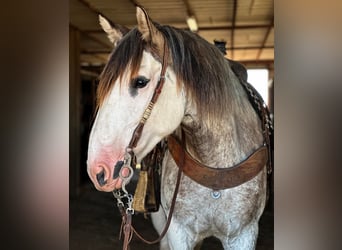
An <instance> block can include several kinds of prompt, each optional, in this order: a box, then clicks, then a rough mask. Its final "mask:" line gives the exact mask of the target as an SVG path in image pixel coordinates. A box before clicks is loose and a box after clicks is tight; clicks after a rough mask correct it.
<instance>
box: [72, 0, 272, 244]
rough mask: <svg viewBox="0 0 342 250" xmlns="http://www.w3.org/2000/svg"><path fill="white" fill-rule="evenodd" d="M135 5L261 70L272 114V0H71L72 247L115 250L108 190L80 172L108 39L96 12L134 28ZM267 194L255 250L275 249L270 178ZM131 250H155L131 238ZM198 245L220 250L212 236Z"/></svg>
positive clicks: (149, 231)
mask: <svg viewBox="0 0 342 250" xmlns="http://www.w3.org/2000/svg"><path fill="white" fill-rule="evenodd" d="M136 4H139V5H141V6H143V7H144V8H145V9H146V10H147V11H148V13H149V15H150V17H151V18H152V19H153V20H154V21H156V22H158V23H160V24H167V25H170V26H174V27H177V28H181V29H188V30H191V31H192V32H196V33H197V34H198V35H199V36H201V37H203V38H204V39H206V40H207V41H208V42H210V43H213V44H214V43H215V42H216V43H217V44H219V45H221V48H222V47H223V48H224V50H225V53H226V54H225V57H226V58H228V59H231V60H235V61H238V62H240V63H242V64H243V65H244V66H245V67H246V68H247V69H248V70H265V71H266V72H267V79H266V83H265V84H266V85H265V86H266V91H267V100H265V101H266V102H267V104H268V106H269V109H270V111H271V114H272V115H273V88H274V11H273V9H274V3H273V0H211V1H207V0H168V1H160V0H139V1H134V0H131V1H130V0H70V20H69V54H70V59H69V60H70V66H69V67H70V71H69V72H70V76H69V78H70V179H69V193H70V249H73V250H81V249H82V250H84V249H103V250H105V249H120V247H119V246H121V241H120V240H119V239H118V236H119V231H120V225H121V217H120V214H119V212H118V210H117V207H116V201H115V200H114V197H113V195H112V194H111V193H102V192H98V191H96V190H95V188H94V186H93V184H92V183H91V182H90V179H89V177H88V174H87V171H86V159H87V146H88V138H89V133H90V129H91V125H92V122H93V120H94V110H95V94H96V87H97V84H98V77H99V74H100V73H101V71H102V69H103V67H104V65H105V64H106V61H107V59H108V55H109V54H110V52H111V51H112V44H111V42H110V41H109V40H108V38H107V36H106V34H105V33H104V32H103V30H102V28H101V26H100V25H99V22H98V15H99V14H101V15H102V16H105V17H106V18H107V19H109V20H111V21H112V22H113V23H118V24H121V25H124V26H126V27H128V28H132V27H135V26H136V16H135V14H136V9H135V6H136ZM269 180H270V185H269V187H270V199H269V201H268V204H267V206H266V209H265V212H264V214H263V216H262V218H261V221H260V229H259V230H260V232H259V238H258V244H257V249H258V250H261V249H273V235H274V234H273V228H274V227H273V176H270V178H269ZM134 220H135V221H134V224H136V227H137V229H138V230H139V231H141V232H143V234H144V235H147V237H148V238H149V239H154V238H156V236H157V234H156V232H155V231H154V229H153V226H152V224H151V222H150V221H149V219H148V218H147V219H146V218H144V216H140V215H138V216H137V217H136V218H134ZM131 249H159V248H158V245H146V244H144V243H142V242H141V241H140V240H139V239H137V238H135V237H134V238H133V239H132V243H131ZM201 249H222V246H221V245H220V243H219V241H218V240H216V239H215V238H210V239H208V240H206V241H205V242H204V244H203V246H202V248H201Z"/></svg>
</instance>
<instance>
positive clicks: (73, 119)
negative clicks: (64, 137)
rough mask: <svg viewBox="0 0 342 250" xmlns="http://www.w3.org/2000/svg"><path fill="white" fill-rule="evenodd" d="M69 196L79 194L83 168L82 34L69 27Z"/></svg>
mask: <svg viewBox="0 0 342 250" xmlns="http://www.w3.org/2000/svg"><path fill="white" fill-rule="evenodd" d="M69 143H70V145H69V148H70V157H69V195H70V197H76V196H77V195H78V194H79V188H80V187H79V185H80V167H81V162H80V159H81V77H80V32H79V31H78V30H77V29H75V28H73V27H69Z"/></svg>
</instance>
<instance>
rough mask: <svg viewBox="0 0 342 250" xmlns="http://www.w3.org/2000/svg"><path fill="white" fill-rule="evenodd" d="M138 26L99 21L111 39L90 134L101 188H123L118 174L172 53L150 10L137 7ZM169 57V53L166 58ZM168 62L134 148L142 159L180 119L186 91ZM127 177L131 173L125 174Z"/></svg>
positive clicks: (92, 172)
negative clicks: (164, 62) (128, 27)
mask: <svg viewBox="0 0 342 250" xmlns="http://www.w3.org/2000/svg"><path fill="white" fill-rule="evenodd" d="M136 17H137V23H138V26H137V28H135V29H132V30H130V31H129V30H128V29H127V28H124V27H122V26H120V25H116V24H112V23H111V22H110V21H108V20H107V19H105V18H104V17H102V16H100V17H99V20H100V24H101V26H102V28H103V30H104V31H105V32H106V33H107V36H108V38H109V40H110V41H111V42H112V43H113V45H114V49H113V52H112V54H111V56H110V58H109V60H108V62H107V64H106V66H105V68H104V70H103V72H102V74H101V76H100V83H99V87H98V92H97V102H98V103H97V106H98V108H97V114H96V118H95V121H94V124H93V127H92V130H91V133H90V138H89V147H88V160H87V170H88V174H89V176H90V179H91V180H92V182H93V183H94V185H95V187H96V188H97V189H98V190H100V191H107V192H110V191H112V190H114V189H119V188H121V186H122V179H121V178H120V177H117V176H116V175H115V174H114V173H115V172H117V170H116V171H115V168H118V167H119V166H120V165H122V164H120V163H122V162H123V160H124V156H125V153H126V150H127V147H128V145H129V143H130V140H131V138H132V136H133V132H134V130H135V129H136V127H137V126H138V124H139V122H140V121H141V118H142V116H143V114H144V111H145V109H146V108H147V106H148V105H149V103H150V100H151V98H152V96H153V94H154V91H155V89H156V87H157V84H158V81H159V79H160V74H161V71H162V61H163V59H164V58H165V56H167V55H166V54H165V53H169V52H168V50H166V49H165V47H164V46H167V45H166V44H167V43H166V42H165V37H164V35H163V34H162V33H161V32H160V31H159V30H158V28H157V26H158V25H157V24H154V23H153V22H152V20H151V19H150V18H149V16H148V14H147V13H146V11H145V10H144V9H143V8H141V7H137V10H136ZM167 58H170V57H167ZM171 61H172V60H169V61H168V62H167V64H166V72H165V82H164V85H163V88H162V91H161V93H160V95H159V98H158V100H157V102H156V103H155V104H154V107H153V109H152V111H151V114H150V116H149V118H148V119H147V120H146V122H145V123H144V127H143V131H142V134H141V137H140V138H139V141H138V142H137V144H136V146H135V147H134V148H132V150H133V152H134V155H135V156H136V160H137V163H139V162H140V161H141V160H142V159H143V158H144V156H146V155H147V154H148V153H149V152H150V151H151V150H152V149H153V148H154V146H155V145H156V144H157V143H158V142H159V141H161V140H162V139H163V138H164V137H166V136H167V135H169V134H171V133H172V132H173V131H174V130H175V129H176V128H177V127H178V126H179V124H180V123H181V121H182V118H183V116H184V110H185V103H186V101H185V94H184V92H183V91H182V88H180V87H179V86H177V82H178V80H177V78H176V75H175V73H174V72H173V70H172V68H171V67H170V66H169V65H170V64H171ZM122 174H123V175H128V173H127V172H123V173H122Z"/></svg>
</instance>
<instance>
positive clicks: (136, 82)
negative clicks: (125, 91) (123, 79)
mask: <svg viewBox="0 0 342 250" xmlns="http://www.w3.org/2000/svg"><path fill="white" fill-rule="evenodd" d="M149 81H150V79H147V78H146V77H144V76H139V77H137V78H134V79H132V81H131V86H132V88H139V89H141V88H143V87H145V86H146V85H147V83H148V82H149Z"/></svg>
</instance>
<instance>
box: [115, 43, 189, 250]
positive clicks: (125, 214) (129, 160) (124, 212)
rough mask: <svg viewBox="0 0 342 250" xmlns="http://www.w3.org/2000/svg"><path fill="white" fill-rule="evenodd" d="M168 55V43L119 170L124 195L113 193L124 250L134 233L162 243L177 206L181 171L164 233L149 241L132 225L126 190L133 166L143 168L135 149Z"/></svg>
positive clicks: (158, 90) (162, 80) (160, 85)
mask: <svg viewBox="0 0 342 250" xmlns="http://www.w3.org/2000/svg"><path fill="white" fill-rule="evenodd" d="M168 55H169V53H168V48H167V46H166V43H164V55H163V59H162V68H161V72H160V77H159V81H158V83H157V86H156V88H155V90H154V93H153V96H152V98H151V100H150V103H149V104H148V106H147V108H146V109H145V111H144V113H143V115H142V118H141V120H140V122H139V124H138V125H137V127H136V128H135V129H134V132H133V135H132V138H131V140H130V142H129V144H128V146H127V148H126V154H125V157H124V163H123V164H122V167H121V169H120V170H119V177H120V178H121V179H122V180H123V183H122V191H123V194H122V193H121V191H120V190H115V191H113V195H114V197H115V198H116V199H117V206H118V208H119V210H120V213H121V216H122V224H121V230H120V238H121V233H122V232H123V233H124V242H123V250H127V249H129V243H130V241H131V239H132V237H133V233H135V235H136V236H137V237H138V238H139V239H141V240H142V241H143V242H145V243H147V244H156V243H158V242H160V241H161V240H162V238H163V237H164V236H165V234H166V232H167V230H168V228H169V226H170V223H171V219H172V214H173V211H174V207H175V204H176V198H177V194H178V190H179V185H180V179H181V174H182V171H181V169H179V170H178V174H177V181H176V186H175V190H174V193H173V196H172V200H171V206H170V210H169V214H168V218H167V221H166V224H165V226H164V229H163V231H162V233H161V234H160V236H159V237H158V238H157V239H156V240H153V241H149V240H146V239H144V237H143V236H141V235H140V234H139V233H138V232H137V231H136V230H135V228H134V227H133V225H132V215H133V214H134V208H133V207H134V206H132V204H133V199H134V197H133V195H131V194H129V193H128V192H127V190H126V185H127V184H128V183H129V181H130V179H131V178H132V177H133V174H134V169H133V168H132V167H131V166H132V165H133V166H135V167H134V168H135V169H138V170H140V168H141V166H140V164H135V157H134V152H133V149H134V148H135V147H136V146H137V144H138V141H139V140H140V138H141V135H142V132H143V129H144V126H145V123H146V121H147V119H148V118H149V117H150V115H151V112H152V109H153V107H154V104H155V103H156V102H157V100H158V97H159V95H160V93H161V91H162V88H163V86H164V83H165V73H166V68H167V63H168ZM183 161H184V157H183ZM125 168H126V169H128V170H129V176H128V177H127V176H126V177H125V176H123V174H122V171H123V169H125ZM123 199H126V200H127V205H126V206H125V204H124V202H123Z"/></svg>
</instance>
